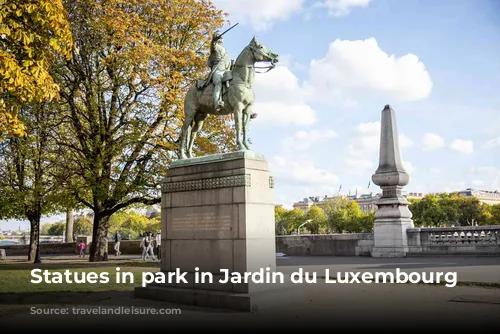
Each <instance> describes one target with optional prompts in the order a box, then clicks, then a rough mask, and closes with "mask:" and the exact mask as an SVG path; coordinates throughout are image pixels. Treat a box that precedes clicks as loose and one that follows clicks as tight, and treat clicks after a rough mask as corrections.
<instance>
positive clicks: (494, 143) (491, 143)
mask: <svg viewBox="0 0 500 334" xmlns="http://www.w3.org/2000/svg"><path fill="white" fill-rule="evenodd" d="M483 147H484V148H493V147H500V137H496V138H493V139H490V140H488V141H487V142H486V143H485V144H484V146H483Z"/></svg>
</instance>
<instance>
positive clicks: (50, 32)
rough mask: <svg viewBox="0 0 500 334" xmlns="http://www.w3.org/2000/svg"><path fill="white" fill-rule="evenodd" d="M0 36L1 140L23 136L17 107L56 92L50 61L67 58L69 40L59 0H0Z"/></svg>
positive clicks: (56, 93)
mask: <svg viewBox="0 0 500 334" xmlns="http://www.w3.org/2000/svg"><path fill="white" fill-rule="evenodd" d="M0 36H2V37H1V38H0V64H1V67H0V140H1V139H2V137H3V136H4V135H20V134H25V128H24V126H23V124H22V122H20V121H19V119H18V112H19V108H20V107H21V106H22V105H24V104H26V103H30V102H42V101H50V100H52V99H54V98H55V97H57V96H58V91H59V86H58V85H57V84H56V83H55V82H54V81H53V78H52V76H51V75H50V73H49V69H50V60H51V59H52V57H53V55H54V54H59V55H61V56H65V57H69V56H70V52H71V48H72V44H73V39H72V35H71V31H70V27H69V24H68V21H67V15H66V11H65V10H64V7H63V4H62V0H39V1H34V0H17V1H7V0H0Z"/></svg>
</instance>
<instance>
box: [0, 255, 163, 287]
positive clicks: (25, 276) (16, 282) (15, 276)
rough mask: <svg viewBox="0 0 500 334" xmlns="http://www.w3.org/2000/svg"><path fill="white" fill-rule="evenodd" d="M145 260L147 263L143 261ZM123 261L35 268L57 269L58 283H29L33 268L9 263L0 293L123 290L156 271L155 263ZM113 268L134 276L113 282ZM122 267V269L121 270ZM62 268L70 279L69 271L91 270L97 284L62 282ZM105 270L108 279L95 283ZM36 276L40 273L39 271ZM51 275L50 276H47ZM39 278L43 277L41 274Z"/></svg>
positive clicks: (3, 272)
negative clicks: (69, 266)
mask: <svg viewBox="0 0 500 334" xmlns="http://www.w3.org/2000/svg"><path fill="white" fill-rule="evenodd" d="M146 263H147V262H146ZM131 265H132V264H131V263H129V264H128V265H123V264H121V263H120V264H116V265H113V266H109V264H108V266H99V267H90V266H87V267H80V268H68V267H66V268H64V269H62V268H58V269H53V268H44V267H39V268H40V269H42V270H45V269H47V270H48V271H49V272H50V273H53V272H59V273H62V274H63V280H62V283H44V282H42V283H39V284H35V283H31V280H32V279H34V277H32V275H31V270H32V269H34V268H36V267H34V266H31V267H29V268H22V269H21V268H16V269H14V268H6V267H9V266H5V267H4V268H2V270H0V293H26V292H31V293H33V292H63V291H70V292H98V291H125V290H133V289H134V288H135V287H137V286H140V285H141V282H142V273H143V272H156V271H158V270H159V268H158V267H157V266H156V268H155V267H153V266H137V263H136V266H131ZM116 267H120V269H121V270H120V272H121V273H123V272H125V271H127V272H131V273H132V274H133V275H134V283H116V273H117V271H116ZM125 268H126V269H125ZM65 270H69V272H70V278H71V280H72V281H74V279H73V277H74V274H73V273H78V278H79V279H81V278H82V274H83V273H89V272H95V273H96V274H97V275H98V277H97V283H89V282H86V283H81V284H76V283H66V282H65V279H64V272H65ZM104 272H107V273H108V275H107V277H108V278H109V282H108V283H99V282H98V281H99V274H101V273H104ZM39 275H43V272H42V273H41V274H39ZM50 277H51V278H53V277H54V276H53V275H50ZM42 278H43V276H42Z"/></svg>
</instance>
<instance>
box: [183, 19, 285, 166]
mask: <svg viewBox="0 0 500 334" xmlns="http://www.w3.org/2000/svg"><path fill="white" fill-rule="evenodd" d="M232 28H234V26H233V27H231V28H229V29H228V30H226V31H225V32H223V33H220V32H219V31H216V32H215V33H214V34H213V36H212V41H211V47H210V56H209V58H208V66H209V67H210V69H211V70H210V73H209V75H208V77H207V79H205V80H199V81H198V82H196V84H195V85H193V86H192V87H190V88H189V90H188V91H187V93H186V96H185V99H184V123H183V125H182V129H181V137H180V152H179V158H180V159H187V158H192V157H193V144H194V141H195V139H196V135H197V133H198V132H199V131H200V130H201V128H202V126H203V122H204V121H205V120H206V119H207V117H208V115H210V114H212V115H229V114H233V118H234V123H235V129H236V144H237V146H238V150H250V145H249V142H248V135H247V131H248V123H249V120H250V119H251V118H255V117H256V114H255V113H253V112H252V106H253V103H254V100H255V95H254V92H253V90H252V84H253V81H254V78H255V73H256V72H255V64H256V63H257V62H270V65H269V66H267V67H266V68H267V69H268V71H269V70H271V69H273V68H274V67H275V65H276V63H277V62H278V60H279V56H278V55H277V54H275V53H273V52H272V51H271V50H269V49H268V48H267V47H265V46H264V45H262V44H261V43H260V42H259V41H257V39H256V38H255V36H254V37H253V38H252V40H251V41H250V43H249V44H248V45H247V46H246V47H245V48H244V49H243V50H242V51H241V53H240V54H239V56H238V57H237V58H236V61H234V62H233V61H231V59H230V57H229V54H228V53H227V51H226V49H225V48H224V46H223V37H222V35H224V34H225V33H226V32H228V31H229V30H230V29H232ZM266 72H267V71H266ZM258 73H260V72H258Z"/></svg>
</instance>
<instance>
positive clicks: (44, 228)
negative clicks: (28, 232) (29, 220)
mask: <svg viewBox="0 0 500 334" xmlns="http://www.w3.org/2000/svg"><path fill="white" fill-rule="evenodd" d="M51 226H52V224H51V223H45V224H43V225H42V228H41V229H40V235H49V229H50V227H51Z"/></svg>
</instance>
